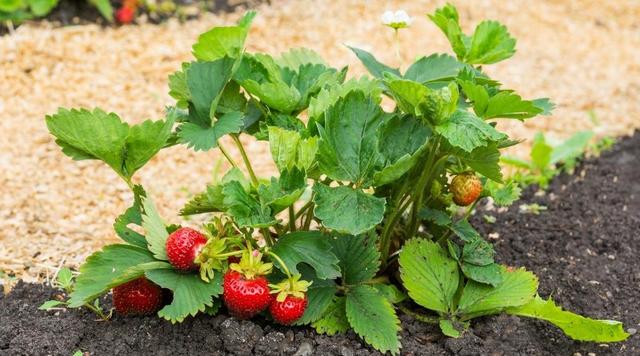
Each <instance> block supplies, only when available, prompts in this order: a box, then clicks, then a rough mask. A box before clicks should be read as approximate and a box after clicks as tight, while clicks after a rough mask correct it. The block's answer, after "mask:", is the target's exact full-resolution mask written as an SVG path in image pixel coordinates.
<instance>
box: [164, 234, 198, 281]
mask: <svg viewBox="0 0 640 356" xmlns="http://www.w3.org/2000/svg"><path fill="white" fill-rule="evenodd" d="M207 241H208V240H207V237H206V236H205V235H203V234H201V233H200V232H198V231H196V230H194V229H191V228H188V227H181V228H179V229H178V230H176V231H174V232H173V233H171V235H169V237H168V238H167V244H166V248H167V258H168V259H169V263H171V265H172V266H173V268H175V269H177V270H179V271H183V272H187V271H195V270H197V269H198V268H199V267H198V264H197V263H196V258H197V257H198V256H199V255H200V251H202V249H203V248H204V246H205V245H206V244H207Z"/></svg>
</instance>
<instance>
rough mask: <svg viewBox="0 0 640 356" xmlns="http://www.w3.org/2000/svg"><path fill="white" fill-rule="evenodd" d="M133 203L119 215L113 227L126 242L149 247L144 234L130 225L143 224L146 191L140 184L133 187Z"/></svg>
mask: <svg viewBox="0 0 640 356" xmlns="http://www.w3.org/2000/svg"><path fill="white" fill-rule="evenodd" d="M133 194H134V199H133V205H132V206H131V207H129V208H128V209H127V210H126V211H125V212H124V214H122V215H120V216H118V217H117V218H116V221H115V222H114V223H113V229H114V231H115V232H116V234H118V236H120V238H121V239H122V240H124V241H125V242H127V243H129V244H131V245H134V246H138V247H142V248H147V240H146V239H145V237H144V235H142V234H140V233H139V232H137V231H135V230H133V229H131V228H129V227H128V225H129V224H135V225H138V226H142V202H141V198H142V197H145V196H146V192H145V191H144V189H143V188H142V186H140V185H136V186H134V187H133Z"/></svg>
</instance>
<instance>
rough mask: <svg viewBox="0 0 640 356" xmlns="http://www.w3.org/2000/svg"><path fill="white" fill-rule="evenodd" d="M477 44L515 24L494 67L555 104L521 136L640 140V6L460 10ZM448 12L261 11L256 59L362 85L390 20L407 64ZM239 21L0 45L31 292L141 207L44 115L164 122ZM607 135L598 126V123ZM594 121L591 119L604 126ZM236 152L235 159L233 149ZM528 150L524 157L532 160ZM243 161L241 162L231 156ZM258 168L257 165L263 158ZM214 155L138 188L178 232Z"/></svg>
mask: <svg viewBox="0 0 640 356" xmlns="http://www.w3.org/2000/svg"><path fill="white" fill-rule="evenodd" d="M455 2H456V4H457V5H458V8H459V10H460V15H461V20H462V23H463V24H464V26H465V28H466V29H467V30H468V31H470V30H471V29H472V28H473V26H475V24H476V23H477V22H478V21H480V20H481V19H484V18H492V19H497V20H500V21H502V22H503V23H505V24H506V25H507V26H508V27H509V28H510V30H511V31H512V33H513V35H514V36H515V37H516V38H517V39H518V53H517V54H516V56H515V57H514V58H513V59H511V60H509V61H507V62H504V63H500V64H498V65H495V66H493V67H490V68H488V71H489V72H490V74H492V75H494V76H495V77H496V78H498V79H500V80H501V81H503V83H504V84H505V86H506V87H509V88H513V89H515V90H517V91H519V92H520V93H521V94H522V95H523V96H525V97H540V96H549V97H551V98H553V100H554V101H555V102H556V103H557V104H558V108H557V109H556V110H555V113H554V115H553V116H552V117H548V118H540V119H535V120H531V121H528V122H526V123H524V124H522V123H519V122H517V121H513V122H509V121H507V120H505V121H502V122H501V124H500V125H502V126H503V128H505V129H506V130H507V131H508V132H509V133H510V134H511V135H512V136H513V137H515V138H522V139H528V138H531V137H532V135H533V134H534V132H536V131H539V130H546V131H548V132H549V133H550V134H551V135H552V136H555V137H558V138H562V137H566V136H567V135H569V134H571V133H572V132H575V131H577V130H581V129H586V128H588V129H593V130H595V131H596V132H597V134H598V135H599V136H603V135H622V134H626V133H629V132H630V131H631V130H632V129H633V128H636V127H640V115H639V114H640V102H639V101H638V99H637V98H638V96H639V95H640V84H639V83H638V78H640V3H639V2H637V1H635V0H627V1H623V0H619V1H615V2H614V1H606V2H605V1H595V0H594V1H567V0H565V1H556V0H548V1H535V2H531V1H508V2H507V1H499V0H485V1H465V2H462V1H455ZM441 3H442V1H437V2H432V1H429V2H426V1H396V2H393V3H391V2H387V1H378V0H369V1H363V0H359V1H328V0H327V1H294V0H291V1H272V4H271V6H263V7H261V8H259V9H258V10H259V12H260V14H259V17H258V18H257V19H256V21H255V25H254V27H253V29H252V31H251V34H250V38H249V43H248V47H249V49H250V50H253V51H266V52H269V53H274V54H275V53H278V52H280V51H282V50H284V49H286V48H288V47H291V46H305V47H310V48H312V49H314V50H316V51H318V52H320V53H321V54H322V55H323V56H324V57H325V58H326V59H327V60H328V62H330V63H331V64H333V65H335V66H342V65H347V64H348V65H350V66H351V67H352V73H355V74H361V73H364V70H363V68H362V67H361V65H360V64H359V63H357V61H356V60H355V57H354V56H353V55H352V54H351V53H350V52H348V50H347V49H346V48H345V46H343V44H345V43H346V44H350V45H355V46H358V47H361V48H364V49H367V50H369V51H372V52H374V53H375V54H376V55H377V56H378V57H379V58H380V59H382V60H384V61H387V62H389V63H394V64H398V63H397V60H396V58H395V53H394V51H393V50H392V48H393V47H392V33H391V31H390V30H388V29H386V28H383V27H382V26H381V24H380V20H379V19H380V15H381V14H382V12H383V11H384V10H386V9H387V8H388V7H389V8H394V9H395V8H401V9H405V10H407V12H409V13H410V14H411V15H413V16H415V22H414V26H413V27H411V28H410V29H408V30H405V31H403V32H402V33H401V46H402V57H403V63H402V64H403V65H405V66H406V65H407V63H409V62H410V60H411V59H412V58H415V57H416V56H417V55H421V54H429V53H432V52H442V51H448V45H447V43H446V42H445V39H444V38H443V36H442V35H441V34H440V33H439V32H438V30H437V29H436V27H435V26H434V25H433V24H431V23H430V22H429V21H427V20H426V18H425V17H424V14H425V13H427V12H431V11H433V9H434V8H435V7H436V6H439V5H442V4H441ZM238 16H240V14H227V15H206V16H204V17H202V18H201V19H199V20H196V21H190V22H187V23H184V24H179V23H177V22H173V21H171V22H168V23H165V24H162V25H150V24H149V25H146V24H145V25H140V26H127V27H120V28H100V27H98V26H78V27H66V28H55V29H54V28H51V27H50V26H49V27H48V26H47V25H46V24H44V25H39V26H36V25H24V26H21V27H19V28H18V29H17V31H16V32H15V33H14V34H12V35H8V36H4V37H1V38H0V135H1V136H0V138H1V139H0V189H1V194H0V221H1V222H2V225H0V270H4V271H5V272H13V273H16V275H17V276H18V277H21V278H24V279H26V280H34V279H37V278H39V276H43V275H46V273H51V272H52V271H54V270H55V268H57V267H58V266H60V265H62V264H65V265H70V266H77V265H78V264H79V263H80V262H81V261H82V260H83V259H84V258H85V257H86V256H87V255H88V254H89V253H91V252H92V251H94V250H95V249H97V248H99V247H100V246H102V245H103V244H105V243H110V242H114V241H117V239H116V237H115V235H114V233H113V232H112V230H111V224H112V223H113V220H114V218H115V217H116V216H117V215H118V214H119V213H121V212H122V211H123V210H124V209H126V207H127V206H129V205H130V202H131V198H132V197H131V194H130V193H129V192H128V190H127V187H126V186H125V184H124V183H122V182H120V181H119V179H118V178H117V177H116V175H115V174H114V173H112V172H111V171H110V170H109V168H107V167H106V166H104V165H102V164H101V163H99V162H95V161H82V162H73V161H71V160H70V159H69V158H67V157H65V156H63V154H62V153H61V152H60V149H59V148H58V147H57V146H56V145H55V144H54V143H53V140H52V139H51V137H50V136H49V135H48V133H47V130H46V127H45V125H44V116H45V115H46V114H47V113H53V112H55V111H56V109H57V108H58V107H59V106H63V107H95V106H98V107H101V108H103V109H105V110H108V111H113V112H116V113H118V114H119V115H120V116H121V117H123V118H124V119H126V120H127V121H130V122H138V121H141V120H143V119H146V118H161V117H162V112H163V108H164V106H165V105H167V104H170V103H172V101H171V99H170V98H169V96H168V95H167V85H166V82H167V75H168V74H169V73H171V72H172V71H174V70H175V69H177V68H179V65H180V63H181V62H182V61H185V60H189V58H190V45H191V44H192V43H193V42H194V40H195V39H196V37H197V35H198V34H199V33H201V32H203V31H205V30H206V29H208V28H210V27H212V26H215V25H221V24H226V23H230V22H232V21H235V20H236V19H237V18H238ZM590 112H591V113H593V114H594V115H595V117H597V119H598V122H597V123H594V121H593V120H591V119H590V117H589V113H590ZM594 115H592V116H594ZM247 142H248V151H249V153H250V154H251V155H252V156H253V157H256V158H255V159H254V162H255V165H256V166H257V167H258V168H257V170H258V171H259V172H260V173H262V174H263V175H268V174H269V173H270V172H272V170H273V166H272V165H271V163H270V159H269V157H268V151H267V150H266V149H265V147H264V145H262V144H258V143H256V142H253V141H247ZM232 151H233V150H232ZM527 152H528V148H527V143H525V144H523V145H522V146H521V148H520V150H519V151H517V152H515V153H516V154H520V155H523V154H526V153H527ZM235 153H237V152H235ZM258 156H259V157H258ZM218 159H219V156H218V155H217V153H214V152H209V153H204V154H203V153H200V154H194V153H193V152H191V151H188V150H186V149H185V148H184V147H174V148H171V149H169V150H165V151H163V152H161V153H160V154H159V156H158V157H157V158H155V159H154V160H152V162H150V164H149V165H148V166H147V167H145V168H144V169H143V170H142V171H141V172H139V174H138V175H137V177H136V178H137V180H138V181H139V182H141V183H142V184H143V185H144V186H145V187H146V188H147V190H148V192H149V193H150V194H151V195H152V196H153V197H154V198H155V200H156V202H157V204H158V205H159V207H160V210H161V213H162V214H163V215H164V216H165V217H166V219H167V220H168V221H171V222H180V220H178V218H177V216H176V212H177V211H178V209H179V208H180V207H181V206H182V205H183V204H184V203H185V201H187V199H188V198H189V197H190V196H191V195H192V194H194V193H196V192H198V191H199V190H201V189H202V188H203V187H204V186H205V184H206V183H207V182H208V181H209V180H210V178H211V174H212V168H213V167H214V163H215V162H216V160H218Z"/></svg>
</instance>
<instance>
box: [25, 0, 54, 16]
mask: <svg viewBox="0 0 640 356" xmlns="http://www.w3.org/2000/svg"><path fill="white" fill-rule="evenodd" d="M56 5H58V0H29V8H30V10H31V12H33V14H34V15H36V16H38V17H40V16H45V15H47V14H48V13H49V12H51V10H53V8H54V7H56Z"/></svg>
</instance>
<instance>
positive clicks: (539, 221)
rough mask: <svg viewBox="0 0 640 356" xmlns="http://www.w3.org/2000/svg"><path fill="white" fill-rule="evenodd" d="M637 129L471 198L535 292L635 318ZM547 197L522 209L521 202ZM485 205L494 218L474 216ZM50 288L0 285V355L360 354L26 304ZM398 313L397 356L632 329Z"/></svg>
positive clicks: (298, 340) (308, 339) (271, 334)
mask: <svg viewBox="0 0 640 356" xmlns="http://www.w3.org/2000/svg"><path fill="white" fill-rule="evenodd" d="M639 165H640V132H638V133H636V134H635V136H633V137H632V138H627V139H624V140H622V141H621V142H619V143H618V144H617V145H616V146H615V147H614V148H613V149H612V150H611V151H609V152H606V153H604V154H603V155H602V156H601V157H600V158H599V159H596V160H589V161H587V162H585V163H583V164H581V165H580V166H579V167H578V168H577V170H576V173H577V174H576V175H574V176H569V175H562V176H560V177H558V178H557V179H555V180H554V181H553V182H552V184H551V186H550V189H549V190H548V192H547V193H546V194H544V195H539V194H534V190H533V189H529V190H528V191H527V192H526V193H525V196H524V198H523V200H522V201H520V202H518V203H517V204H515V205H514V206H513V207H511V208H510V209H509V210H508V211H504V212H497V211H487V210H486V208H485V209H481V210H480V211H479V212H478V213H477V214H476V216H475V218H474V219H475V220H476V221H475V222H476V225H477V226H479V227H480V229H481V230H482V231H483V232H485V233H486V234H487V235H490V236H492V237H493V239H494V240H496V241H495V242H496V250H497V253H498V256H497V258H498V260H499V261H500V262H502V263H505V264H508V265H513V266H525V267H526V268H527V269H529V270H531V271H533V272H535V273H536V274H537V275H538V276H539V277H540V293H541V294H542V295H543V296H548V295H553V297H554V299H555V300H556V301H557V302H558V303H559V304H561V305H564V306H565V307H566V308H567V309H569V310H572V311H576V312H579V313H582V314H584V315H587V316H590V317H594V318H611V319H617V320H621V321H623V322H624V324H625V327H626V329H627V330H628V331H629V332H630V333H633V334H635V333H636V330H637V329H638V328H639V327H640V310H639V309H638V305H637V302H638V300H640V289H638V284H639V282H640V268H639V267H638V264H637V251H640V236H638V234H637V232H638V231H639V230H640V214H638V210H639V209H640V170H639V169H638V166H639ZM532 202H536V203H538V204H541V205H544V206H546V207H547V208H548V210H547V211H546V212H542V213H541V214H540V215H532V214H523V213H520V212H519V206H520V205H521V204H525V203H532ZM483 214H492V215H494V216H496V217H497V222H496V223H494V224H491V225H487V224H486V223H482V221H483V219H482V218H481V216H482V215H483ZM55 294H56V292H55V291H53V290H52V289H51V288H48V287H44V286H42V285H35V284H25V283H22V282H21V283H20V284H19V285H18V286H17V287H16V288H15V289H14V291H13V292H12V293H11V294H9V295H8V296H5V297H2V295H1V294H0V355H5V354H6V355H22V354H26V355H32V354H52V355H58V354H60V355H69V354H70V353H71V352H73V351H75V350H77V349H80V350H82V351H85V352H87V351H88V352H89V353H90V354H91V355H111V354H136V355H138V354H139V355H143V354H144V355H146V354H149V355H182V354H185V355H187V354H189V355H196V354H207V355H212V354H213V355H218V354H220V355H222V354H251V353H253V354H256V355H285V354H287V355H291V354H295V355H368V354H371V353H374V352H373V351H372V350H370V349H369V348H367V347H365V346H363V345H362V344H361V343H360V342H359V341H358V339H357V337H356V336H355V335H354V334H352V333H348V334H347V335H343V336H335V337H328V336H319V335H317V334H315V333H314V332H313V331H312V330H311V329H308V328H284V327H274V326H269V325H267V324H266V323H265V322H264V321H263V320H256V321H255V322H254V321H238V320H236V319H233V318H228V317H227V316H225V315H220V316H217V317H202V316H201V317H198V318H190V319H188V320H187V321H185V322H184V323H182V324H179V325H175V326H172V325H171V324H169V323H168V322H165V321H161V320H158V319H157V318H155V317H147V318H122V317H119V316H115V317H114V319H112V320H111V321H109V322H96V321H94V316H93V315H92V314H90V313H88V312H86V311H78V310H72V311H64V310H61V311H58V312H43V311H37V310H36V308H37V306H38V305H39V304H41V303H42V302H43V301H45V300H47V299H50V298H51V297H52V296H54V295H55ZM402 320H403V329H404V330H403V332H402V343H403V354H406V355H426V354H428V355H449V354H455V355H480V354H482V355H488V354H491V355H577V353H578V352H579V353H580V354H582V355H587V354H589V353H591V352H593V353H595V354H597V355H605V354H615V355H637V354H638V353H640V337H639V336H638V335H632V336H631V337H630V338H629V339H628V340H627V341H626V342H624V343H616V344H610V345H604V344H603V345H597V344H592V343H578V342H573V341H571V340H569V339H567V338H566V337H565V336H564V335H563V334H562V333H561V332H560V331H559V330H557V329H556V328H554V327H553V326H550V325H549V324H546V323H544V322H539V321H534V320H529V319H519V318H516V317H511V316H505V315H503V316H497V317H488V318H482V319H480V320H477V321H475V322H474V323H473V324H472V329H471V330H470V331H468V332H467V333H465V335H464V336H463V337H462V338H460V339H447V338H443V337H442V336H441V335H440V333H439V331H438V330H436V329H435V328H433V327H432V326H429V325H426V324H422V323H420V322H417V321H415V320H413V319H411V318H409V317H407V316H404V315H403V316H402Z"/></svg>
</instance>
